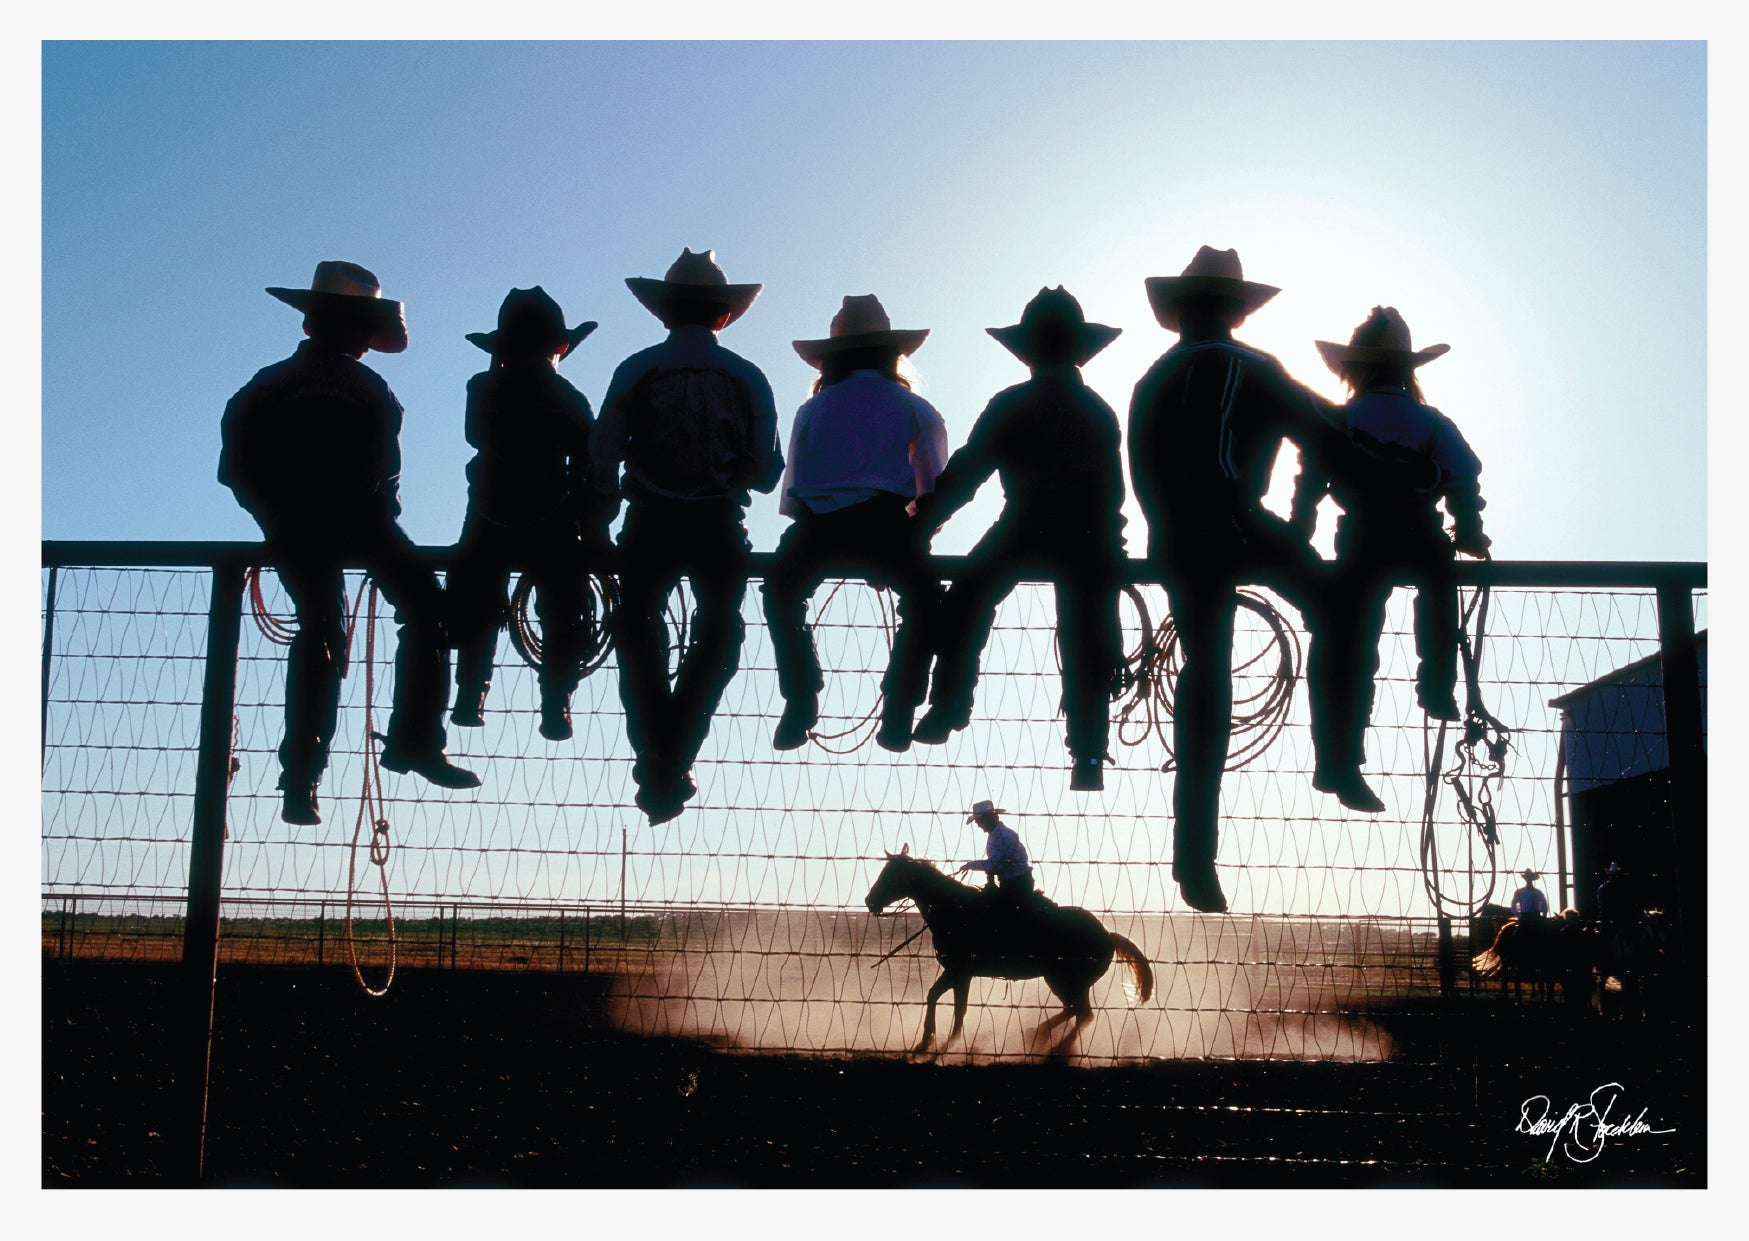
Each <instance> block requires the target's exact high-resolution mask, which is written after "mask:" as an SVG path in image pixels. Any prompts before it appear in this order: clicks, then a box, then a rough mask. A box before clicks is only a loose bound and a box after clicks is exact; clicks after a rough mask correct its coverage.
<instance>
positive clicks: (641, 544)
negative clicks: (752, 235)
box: [590, 249, 783, 823]
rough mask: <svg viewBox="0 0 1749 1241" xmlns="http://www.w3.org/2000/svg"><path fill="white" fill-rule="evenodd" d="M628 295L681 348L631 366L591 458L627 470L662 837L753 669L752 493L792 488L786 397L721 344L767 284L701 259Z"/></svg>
mask: <svg viewBox="0 0 1749 1241" xmlns="http://www.w3.org/2000/svg"><path fill="white" fill-rule="evenodd" d="M626 287H627V288H629V289H630V290H631V291H632V296H634V297H636V298H637V299H638V301H639V302H641V303H642V304H643V306H644V308H645V309H646V310H648V311H649V312H650V313H651V314H653V315H655V316H656V317H657V318H658V319H660V320H661V321H662V324H663V326H665V327H666V328H667V329H668V338H667V339H666V340H664V341H663V342H662V343H661V344H658V345H653V346H651V347H650V348H648V349H645V350H642V351H640V352H638V353H635V354H633V355H632V356H631V357H629V358H627V359H626V360H625V361H624V362H622V363H620V366H619V369H617V370H616V371H615V372H614V374H613V380H612V382H611V383H610V384H609V385H608V389H607V396H606V398H605V399H604V400H603V401H602V404H601V417H600V418H599V419H598V420H597V421H596V424H595V431H594V433H593V435H592V436H591V439H590V447H591V450H592V456H593V458H594V461H595V468H596V469H597V470H598V471H603V473H601V474H600V475H599V477H601V478H602V479H603V480H604V481H603V484H602V485H603V486H611V485H612V483H611V480H612V479H613V478H614V477H615V476H616V475H617V473H618V469H619V464H620V462H622V461H623V462H624V463H625V480H624V482H623V484H622V485H621V488H620V489H621V491H622V493H623V495H624V497H625V501H626V517H625V525H624V527H623V528H622V529H621V531H620V538H619V566H620V579H619V585H620V604H619V610H618V612H617V614H616V619H615V622H614V627H613V636H614V642H615V645H616V646H617V647H618V650H619V671H620V682H619V688H620V699H621V701H622V702H623V703H624V705H625V713H626V736H627V738H628V740H629V741H630V742H631V745H632V749H633V751H634V752H635V753H636V754H637V763H636V765H635V766H634V767H633V769H632V775H633V778H634V779H635V780H636V781H637V784H638V793H637V804H638V807H639V809H641V810H643V811H644V813H645V814H647V815H649V817H650V821H651V822H653V823H660V822H663V821H665V820H667V819H672V818H673V817H674V816H676V815H678V814H679V813H680V812H681V811H682V810H683V809H684V807H685V803H686V801H687V799H689V798H690V797H692V796H693V794H694V793H696V792H697V791H698V786H697V785H696V784H695V783H694V781H693V778H692V773H691V767H692V763H693V760H694V759H695V758H697V756H698V751H699V748H700V747H701V746H703V744H704V739H705V737H706V736H707V735H708V734H709V732H710V723H711V716H712V715H713V714H714V713H715V712H716V709H717V703H718V702H719V701H720V700H721V699H722V696H723V691H724V689H726V688H727V687H728V684H729V682H730V681H731V680H732V679H733V678H734V676H735V672H736V670H737V669H738V668H739V666H740V658H741V643H742V640H743V638H744V636H745V625H744V623H743V621H742V619H741V600H742V597H743V596H744V595H745V593H746V589H747V570H748V566H749V563H750V561H749V557H750V556H751V554H752V546H751V544H750V543H749V542H748V541H747V529H746V526H745V525H744V524H743V523H744V518H745V514H746V507H747V503H748V501H749V499H750V498H751V497H750V496H749V494H748V492H749V491H761V492H766V491H770V490H771V489H772V488H773V487H775V486H776V485H777V480H778V478H779V477H780V476H781V475H782V473H783V453H782V451H781V450H780V449H779V447H778V442H777V408H776V403H775V401H774V399H773V397H772V394H771V384H770V383H769V382H767V380H766V378H765V376H764V374H763V373H761V371H760V370H759V368H758V367H756V366H754V365H753V364H752V363H751V362H749V361H747V359H745V358H743V357H741V356H740V355H739V354H735V353H731V352H730V351H729V350H727V349H725V348H723V347H722V346H721V345H719V344H718V343H717V337H716V334H717V333H718V332H720V331H722V330H723V329H724V328H725V327H727V326H728V325H729V324H731V323H733V322H734V321H735V320H736V319H738V318H740V317H741V316H742V315H743V314H745V313H746V311H747V308H748V307H749V306H751V305H752V304H753V299H754V298H756V297H758V296H759V290H760V288H761V286H759V285H757V284H730V283H729V282H728V278H727V277H726V276H725V275H724V274H723V269H722V268H721V267H719V266H717V262H716V258H715V256H714V254H713V253H712V252H711V251H709V250H706V251H705V252H704V253H702V254H695V253H693V252H692V251H691V250H690V249H688V250H683V251H682V252H681V255H680V257H679V258H678V259H676V260H675V261H674V265H673V266H672V267H670V268H669V269H668V274H667V275H666V276H665V277H664V278H663V279H661V280H652V279H647V278H643V277H632V278H629V279H628V280H627V281H626ZM682 576H685V577H687V578H688V579H689V580H690V581H691V583H692V593H693V597H694V599H695V600H696V602H697V611H696V613H695V614H694V616H693V618H692V624H691V626H690V635H689V636H690V641H689V642H688V645H687V648H686V649H685V650H684V651H682V652H680V660H679V674H678V675H677V676H676V678H675V679H674V681H673V683H672V685H670V683H669V678H668V656H669V647H668V629H667V625H666V623H665V621H664V613H665V611H666V608H667V602H668V595H669V592H670V591H672V590H673V588H674V586H675V585H676V584H677V583H678V582H679V580H680V578H681V577H682Z"/></svg>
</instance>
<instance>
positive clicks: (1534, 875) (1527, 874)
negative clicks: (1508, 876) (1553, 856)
mask: <svg viewBox="0 0 1749 1241" xmlns="http://www.w3.org/2000/svg"><path fill="white" fill-rule="evenodd" d="M1518 873H1519V874H1520V875H1522V876H1523V877H1524V878H1526V879H1541V878H1542V877H1543V873H1542V871H1540V870H1521V871H1519V872H1518Z"/></svg>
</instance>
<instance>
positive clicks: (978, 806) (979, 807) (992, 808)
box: [966, 801, 1008, 823]
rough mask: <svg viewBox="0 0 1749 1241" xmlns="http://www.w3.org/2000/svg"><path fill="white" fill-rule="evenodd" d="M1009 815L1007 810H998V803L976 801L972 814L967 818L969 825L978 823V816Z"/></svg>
mask: <svg viewBox="0 0 1749 1241" xmlns="http://www.w3.org/2000/svg"><path fill="white" fill-rule="evenodd" d="M1007 813H1008V812H1007V811H1006V810H1001V809H998V808H997V805H996V803H995V802H993V801H975V802H973V803H972V812H971V813H970V814H968V815H967V816H966V822H967V823H975V822H977V819H978V816H979V815H981V814H1007Z"/></svg>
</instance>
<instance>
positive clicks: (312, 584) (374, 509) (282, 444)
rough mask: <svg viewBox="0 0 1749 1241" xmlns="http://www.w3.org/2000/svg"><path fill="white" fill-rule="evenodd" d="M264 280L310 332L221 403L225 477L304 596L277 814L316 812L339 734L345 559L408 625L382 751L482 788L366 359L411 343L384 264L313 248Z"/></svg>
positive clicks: (390, 430)
mask: <svg viewBox="0 0 1749 1241" xmlns="http://www.w3.org/2000/svg"><path fill="white" fill-rule="evenodd" d="M267 291H268V292H269V293H271V294H272V295H273V296H274V297H277V298H278V299H279V300H280V301H282V302H285V303H286V304H288V305H290V306H292V307H294V308H296V309H298V310H301V311H302V312H303V313H304V334H305V335H307V336H308V337H309V339H308V340H306V341H305V342H304V343H303V344H301V345H299V346H298V348H297V352H296V353H294V354H292V356H291V357H289V358H287V359H286V360H285V361H283V362H277V363H275V364H274V365H272V366H269V367H267V368H266V369H264V370H261V371H258V372H257V373H256V375H255V378H253V379H251V380H250V381H249V382H248V383H247V384H245V385H244V386H243V388H242V389H241V390H240V391H239V392H238V393H237V394H236V395H235V396H233V397H232V398H231V400H230V403H229V404H228V405H226V406H225V413H224V417H223V419H222V420H221V422H220V436H221V439H222V441H223V448H222V450H221V452H220V454H219V481H220V482H221V483H223V484H224V485H225V486H227V487H229V488H230V489H231V490H232V492H233V493H235V495H236V497H237V502H238V503H239V504H241V505H242V506H243V507H244V508H245V509H247V510H248V512H249V515H250V516H252V517H254V518H255V520H256V522H257V523H259V524H260V526H261V532H262V534H264V535H265V536H266V539H267V547H268V552H269V554H270V555H271V556H272V557H273V560H274V563H275V564H276V565H277V567H278V570H279V576H280V581H281V582H282V583H284V585H285V590H286V593H287V594H288V595H289V596H290V597H291V601H292V606H293V608H294V609H295V611H296V619H297V633H296V635H295V636H294V637H293V638H292V642H291V650H290V652H289V655H288V658H287V666H286V695H285V739H284V741H282V742H281V744H280V747H279V764H280V781H279V787H280V790H281V792H282V793H283V795H284V798H283V808H282V811H281V817H283V818H284V819H285V821H286V822H288V823H301V824H313V823H320V822H321V821H322V820H321V815H320V811H319V807H318V805H317V799H316V790H317V786H318V785H319V784H320V783H321V780H322V773H323V772H324V771H325V770H326V769H327V766H328V753H329V749H330V747H332V745H333V744H334V730H335V726H336V721H337V719H338V715H339V708H340V678H341V676H342V674H343V673H344V672H345V669H346V660H347V637H348V634H347V625H346V588H345V578H344V574H343V569H344V567H345V566H346V565H347V564H360V565H362V566H363V567H364V568H365V569H366V570H367V571H368V572H369V573H370V575H371V580H372V581H374V582H375V583H376V584H377V586H378V587H380V588H381V590H382V592H383V595H384V596H385V597H386V598H387V599H388V601H389V602H390V603H391V604H392V605H393V606H394V608H395V620H396V623H397V624H398V626H399V640H398V642H397V645H396V650H395V697H394V707H393V713H392V714H391V715H390V717H389V726H388V735H387V737H386V738H385V740H384V745H383V750H382V754H381V763H382V765H383V766H384V767H386V768H388V769H389V770H390V771H395V772H402V773H405V772H414V773H416V774H418V775H421V776H423V777H425V779H427V780H429V781H431V782H432V783H433V784H437V785H440V786H441V787H444V788H474V787H476V786H477V785H478V784H479V783H480V779H479V777H478V776H476V775H474V774H473V773H472V772H470V771H465V770H463V769H462V768H460V767H456V766H454V765H453V764H451V763H450V762H449V760H448V759H447V758H445V757H444V753H443V748H444V742H445V737H444V731H443V708H444V705H445V703H446V702H447V701H448V699H449V650H448V640H449V639H448V634H447V632H446V629H445V623H444V609H445V603H444V596H443V590H442V588H441V587H440V586H439V585H438V582H437V575H436V574H435V573H434V572H433V571H432V570H431V569H430V568H428V567H427V566H426V565H425V564H424V563H423V562H422V561H421V560H420V558H419V555H418V552H417V549H416V548H415V547H414V545H413V542H412V540H410V539H409V538H408V537H407V535H406V534H405V533H404V532H403V531H402V530H401V527H400V525H399V524H397V522H396V520H395V519H396V518H397V517H398V516H400V512H401V501H400V495H399V489H400V475H401V443H400V434H401V416H402V410H401V404H400V402H399V401H397V400H396V399H395V395H394V393H392V392H391V391H389V386H388V385H387V384H386V383H384V382H383V380H382V377H381V376H379V375H378V374H377V373H376V372H375V371H373V370H371V369H370V368H369V367H367V366H365V365H363V364H362V363H361V362H360V361H359V359H361V358H362V357H364V354H365V352H366V351H367V350H370V349H375V350H378V351H379V352H382V353H399V352H401V350H403V349H405V348H406V347H407V327H406V322H405V320H404V319H403V317H402V313H401V303H399V302H391V301H388V300H386V299H384V298H383V296H382V290H381V287H380V286H379V285H378V283H377V278H376V277H375V276H374V275H372V274H371V273H370V272H368V271H366V270H365V269H364V268H362V267H359V266H358V265H357V264H355V263H340V262H323V263H318V264H317V265H316V274H315V277H314V279H312V280H311V282H310V287H309V288H308V289H281V288H270V289H268V290H267Z"/></svg>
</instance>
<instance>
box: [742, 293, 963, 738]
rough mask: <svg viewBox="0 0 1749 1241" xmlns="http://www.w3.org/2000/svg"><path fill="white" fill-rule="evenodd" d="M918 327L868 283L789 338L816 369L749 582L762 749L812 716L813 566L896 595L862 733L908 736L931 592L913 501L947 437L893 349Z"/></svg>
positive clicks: (923, 669) (922, 682) (911, 342)
mask: <svg viewBox="0 0 1749 1241" xmlns="http://www.w3.org/2000/svg"><path fill="white" fill-rule="evenodd" d="M928 335H929V332H928V329H908V330H895V329H894V328H893V327H892V321H891V320H890V319H889V318H888V317H887V312H886V310H885V309H883V308H882V306H881V304H880V300H879V299H878V298H876V297H875V296H874V295H873V294H872V293H871V294H865V295H863V296H860V297H846V298H845V299H844V304H843V306H842V308H841V309H840V310H839V312H838V314H837V315H836V316H834V317H833V319H832V325H831V329H830V335H829V336H828V337H827V338H825V339H823V340H798V341H796V342H794V343H795V348H796V352H797V353H798V354H799V355H801V357H802V360H803V361H805V362H807V363H808V365H810V366H812V367H815V368H816V369H817V370H819V372H820V377H819V379H818V380H817V381H816V382H815V384H814V395H813V397H812V398H811V399H810V400H808V401H807V402H806V403H805V404H804V405H803V406H802V407H801V409H800V410H798V411H797V412H796V420H795V426H794V428H793V430H792V431H791V434H790V450H789V454H788V465H787V467H786V472H785V475H784V481H783V487H782V493H781V498H780V500H779V502H778V511H779V512H781V513H783V514H784V515H786V516H788V517H793V518H794V519H795V521H794V524H792V525H791V526H790V527H789V529H788V530H786V531H784V534H783V537H782V538H781V539H779V540H778V545H777V551H776V553H775V555H774V556H773V561H772V567H771V572H770V575H769V576H768V577H767V579H766V582H765V585H764V587H763V592H762V593H763V595H764V600H765V618H766V623H767V624H768V625H769V626H770V628H771V643H772V650H773V654H774V656H775V658H776V662H777V678H778V688H779V690H780V691H781V692H782V694H783V699H784V710H783V716H782V718H781V719H780V720H779V721H778V725H777V729H776V731H775V732H774V733H773V735H772V741H771V743H772V746H773V747H774V748H775V749H779V750H793V749H796V748H798V747H799V746H801V745H803V744H805V743H806V741H807V739H808V734H809V731H810V730H811V729H812V728H813V727H814V726H815V724H817V723H818V721H819V694H820V691H821V690H822V689H824V688H825V678H824V676H823V675H822V673H821V671H820V661H819V657H818V656H817V654H816V653H815V651H814V644H813V639H812V637H811V636H810V634H809V631H808V626H807V612H808V600H809V598H810V597H811V596H812V595H813V593H814V591H815V590H816V589H817V588H818V587H819V585H820V583H821V582H822V581H824V580H825V578H826V577H827V576H829V575H831V574H835V573H845V572H848V573H854V574H860V575H862V576H865V577H866V578H867V579H868V580H869V581H870V582H871V583H873V584H875V585H877V586H886V587H889V588H891V589H893V590H894V591H896V592H897V593H898V596H899V608H898V611H899V625H898V632H897V634H896V635H895V636H894V639H893V651H892V656H891V658H890V659H889V661H888V664H887V671H886V675H885V677H884V678H883V679H882V681H881V691H882V693H883V694H884V696H885V697H884V703H883V706H882V711H881V724H880V728H879V731H877V732H876V734H875V741H876V743H877V744H879V745H880V746H881V747H883V748H884V749H887V750H892V751H903V750H906V749H909V748H910V745H911V724H912V718H913V716H914V715H915V714H916V710H917V706H918V704H919V703H921V702H922V701H923V698H924V695H925V694H926V693H927V691H928V683H929V661H930V653H931V651H932V649H933V646H932V638H931V634H932V632H933V626H934V624H935V620H936V614H937V612H938V610H939V608H940V602H941V593H942V592H941V581H940V578H939V577H938V576H937V574H936V572H935V570H934V569H933V568H932V567H931V566H930V562H929V557H928V552H927V541H926V538H925V532H923V531H922V530H921V528H920V527H919V525H918V523H917V522H916V520H915V517H914V512H915V509H914V504H915V501H916V500H917V498H918V497H919V496H922V495H926V494H928V492H929V491H930V490H931V489H932V488H933V487H934V486H935V478H936V476H937V475H938V474H940V473H941V471H942V468H943V467H944V466H945V465H946V463H947V455H948V442H947V426H946V424H945V423H944V422H943V421H942V417H941V415H940V414H939V413H938V412H937V411H936V409H935V407H934V406H932V405H930V404H929V402H928V401H925V400H924V399H923V398H922V397H920V396H918V395H917V394H916V393H914V392H912V391H911V388H910V384H909V383H908V382H907V381H906V380H905V379H904V378H903V376H901V375H900V373H899V359H900V358H902V357H908V356H909V355H910V354H912V353H914V352H915V351H916V350H917V348H918V347H919V346H920V345H922V344H923V341H924V339H925V338H926V337H927V336H928Z"/></svg>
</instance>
